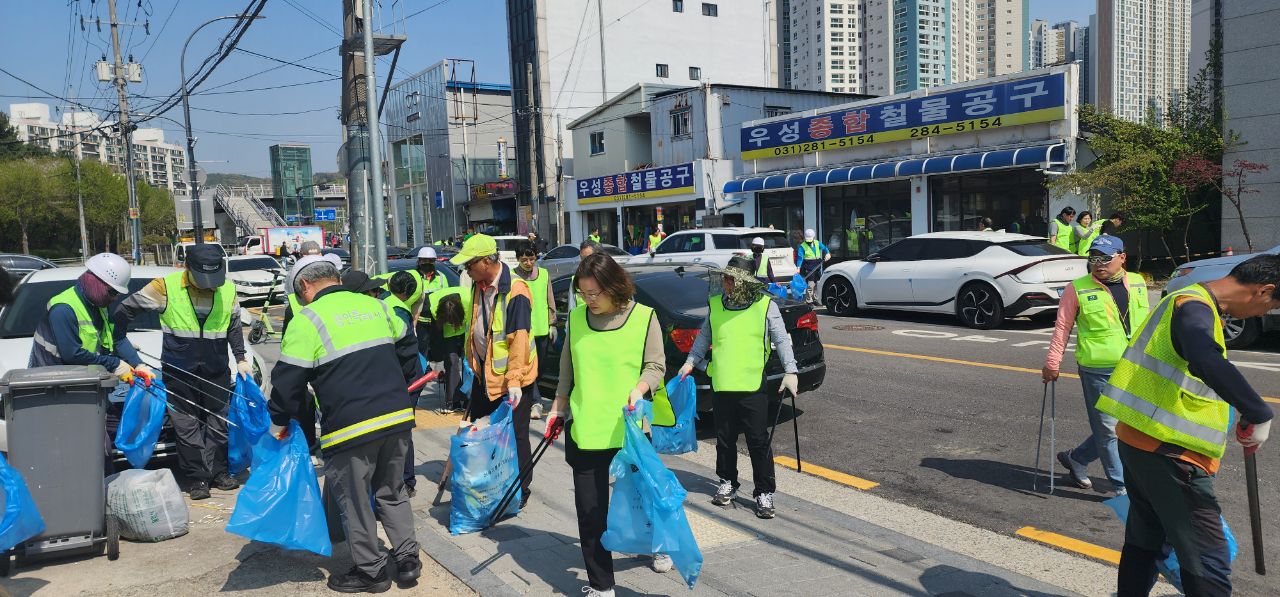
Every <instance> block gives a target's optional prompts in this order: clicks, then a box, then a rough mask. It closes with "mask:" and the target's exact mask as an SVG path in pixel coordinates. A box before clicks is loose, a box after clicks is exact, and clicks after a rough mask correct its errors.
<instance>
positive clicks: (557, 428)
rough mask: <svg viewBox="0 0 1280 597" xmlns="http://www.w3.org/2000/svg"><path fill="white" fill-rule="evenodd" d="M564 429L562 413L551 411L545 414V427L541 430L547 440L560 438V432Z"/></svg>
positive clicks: (552, 440)
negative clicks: (544, 429)
mask: <svg viewBox="0 0 1280 597" xmlns="http://www.w3.org/2000/svg"><path fill="white" fill-rule="evenodd" d="M562 431H564V414H563V413H551V414H550V415H548V416H547V429H546V431H543V432H542V437H543V438H545V439H546V440H547V441H549V442H554V441H556V440H557V439H559V438H560V432H562Z"/></svg>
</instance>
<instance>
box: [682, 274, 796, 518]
mask: <svg viewBox="0 0 1280 597" xmlns="http://www.w3.org/2000/svg"><path fill="white" fill-rule="evenodd" d="M752 265H753V264H752V262H751V259H750V258H748V257H744V256H738V257H734V258H733V259H730V260H729V264H728V266H726V267H725V268H724V269H720V270H716V271H718V272H719V273H720V274H721V282H720V283H721V287H722V288H723V290H724V293H723V294H722V295H720V296H718V297H716V296H713V297H711V300H710V304H709V311H708V315H707V319H706V320H705V321H703V322H702V329H701V330H699V331H698V337H697V338H696V339H695V340H694V341H693V348H692V349H691V350H690V351H689V359H688V360H687V361H685V364H684V366H683V367H681V368H680V377H681V379H683V378H685V377H688V376H689V374H690V373H692V372H693V369H694V367H699V368H707V372H708V373H709V374H710V376H711V390H712V392H713V396H712V403H711V404H712V412H714V413H715V422H716V474H717V475H718V476H719V477H720V484H719V487H718V488H717V489H716V495H715V497H714V498H713V499H712V502H713V503H715V504H716V505H719V506H727V505H729V503H730V502H732V501H733V499H734V497H735V496H736V495H737V493H738V486H739V485H740V484H739V483H738V435H740V434H745V435H746V436H747V453H748V454H750V456H751V472H752V475H753V477H754V482H755V491H754V496H755V502H756V516H758V517H760V518H773V516H774V506H773V493H774V490H775V482H774V468H773V448H772V446H770V445H769V415H768V411H769V398H768V396H767V395H766V394H765V381H766V380H765V363H767V362H768V360H769V353H770V350H771V349H770V343H772V345H773V347H774V348H776V349H777V351H778V357H779V358H780V359H781V360H782V368H783V372H784V375H783V376H782V383H781V387H780V388H779V389H780V391H785V392H791V394H792V395H794V394H795V393H796V392H797V390H798V389H799V387H798V386H799V379H798V377H797V375H796V373H797V371H798V370H797V368H796V359H795V354H794V353H793V352H792V350H791V336H790V334H788V333H787V327H786V324H785V323H784V322H783V320H782V312H781V311H779V310H778V305H777V304H775V303H774V302H773V301H772V300H771V299H770V297H769V295H767V294H765V292H764V290H765V284H764V283H763V282H761V281H759V280H757V279H756V277H755V275H754V273H753V271H752ZM712 345H714V346H715V347H716V353H715V354H714V355H712V356H711V358H710V366H709V367H708V357H707V351H708V349H710V348H711V346H712Z"/></svg>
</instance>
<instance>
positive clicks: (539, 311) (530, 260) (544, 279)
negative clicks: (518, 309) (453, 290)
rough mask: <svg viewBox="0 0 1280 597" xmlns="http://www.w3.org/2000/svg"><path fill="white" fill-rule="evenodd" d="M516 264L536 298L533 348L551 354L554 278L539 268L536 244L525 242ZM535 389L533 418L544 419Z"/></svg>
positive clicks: (533, 316)
mask: <svg viewBox="0 0 1280 597" xmlns="http://www.w3.org/2000/svg"><path fill="white" fill-rule="evenodd" d="M516 260H517V261H518V262H519V267H517V268H516V269H515V272H516V275H517V276H520V277H521V278H522V279H523V280H524V281H525V282H526V283H528V284H529V294H530V295H531V296H532V297H533V308H532V310H531V311H530V317H531V318H532V321H530V325H531V326H532V327H531V329H530V333H532V334H533V346H534V349H535V350H536V351H537V353H538V354H547V344H549V343H551V342H555V327H554V324H555V322H556V300H555V297H553V296H551V274H549V273H547V270H546V268H543V267H538V248H537V246H536V245H534V244H533V243H532V242H529V241H525V242H522V243H520V246H518V247H516ZM544 362H545V361H539V363H538V365H539V368H538V376H539V377H541V376H542V373H543V370H542V363H544ZM533 388H534V395H533V396H531V397H530V398H531V399H532V400H533V404H532V405H531V406H530V407H529V408H530V412H529V417H530V418H532V419H541V418H542V395H541V394H540V393H539V392H538V384H536V383H535V384H533Z"/></svg>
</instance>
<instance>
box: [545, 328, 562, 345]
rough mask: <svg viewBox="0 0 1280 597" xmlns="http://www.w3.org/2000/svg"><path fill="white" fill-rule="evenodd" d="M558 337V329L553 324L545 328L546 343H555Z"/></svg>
mask: <svg viewBox="0 0 1280 597" xmlns="http://www.w3.org/2000/svg"><path fill="white" fill-rule="evenodd" d="M559 337H560V330H558V329H556V326H554V325H553V326H551V327H549V328H547V343H548V344H555V343H556V338H559Z"/></svg>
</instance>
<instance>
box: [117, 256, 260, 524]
mask: <svg viewBox="0 0 1280 597" xmlns="http://www.w3.org/2000/svg"><path fill="white" fill-rule="evenodd" d="M143 311H158V312H159V313H160V328H161V329H162V330H163V331H164V346H163V349H162V350H161V352H160V371H161V373H163V374H164V381H165V385H166V386H167V388H168V391H169V394H170V395H171V396H173V397H174V400H171V401H170V402H169V406H170V409H169V420H170V422H172V424H173V430H174V432H175V433H176V434H177V436H178V468H179V469H180V470H181V471H182V473H183V474H184V475H186V477H187V478H188V479H190V480H191V486H190V487H189V488H188V490H187V492H188V493H189V494H190V495H191V499H193V500H203V499H208V498H209V486H210V485H212V486H213V487H216V488H218V489H221V490H223V491H230V490H232V489H236V488H238V487H240V482H239V481H237V480H236V478H235V477H232V476H231V475H230V474H229V473H228V472H227V422H226V421H227V419H226V417H227V410H228V408H229V405H230V401H231V371H230V370H229V369H228V367H227V349H228V348H230V349H231V354H233V355H234V356H235V360H236V372H237V373H238V374H239V375H244V376H247V377H252V376H253V367H252V366H250V365H249V362H248V361H247V360H246V359H245V350H244V333H243V332H242V331H241V324H240V302H239V301H238V300H236V287H235V285H234V284H233V283H232V282H231V281H230V280H228V279H227V267H226V260H225V259H224V257H223V252H222V247H219V246H218V245H212V244H198V245H195V246H193V247H191V248H189V249H188V250H187V263H186V270H185V271H180V272H175V273H172V274H169V275H167V276H164V277H162V278H156V279H155V280H152V281H151V283H149V284H147V285H146V286H145V287H143V289H142V290H139V291H138V292H135V293H134V294H132V295H130V296H129V298H127V299H125V300H124V302H123V303H121V304H120V307H119V308H118V309H117V310H116V313H117V316H118V317H119V320H118V321H117V324H116V325H119V326H121V329H128V325H129V322H131V321H133V319H134V318H135V317H137V316H138V315H139V314H141V313H142V312H143Z"/></svg>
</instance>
